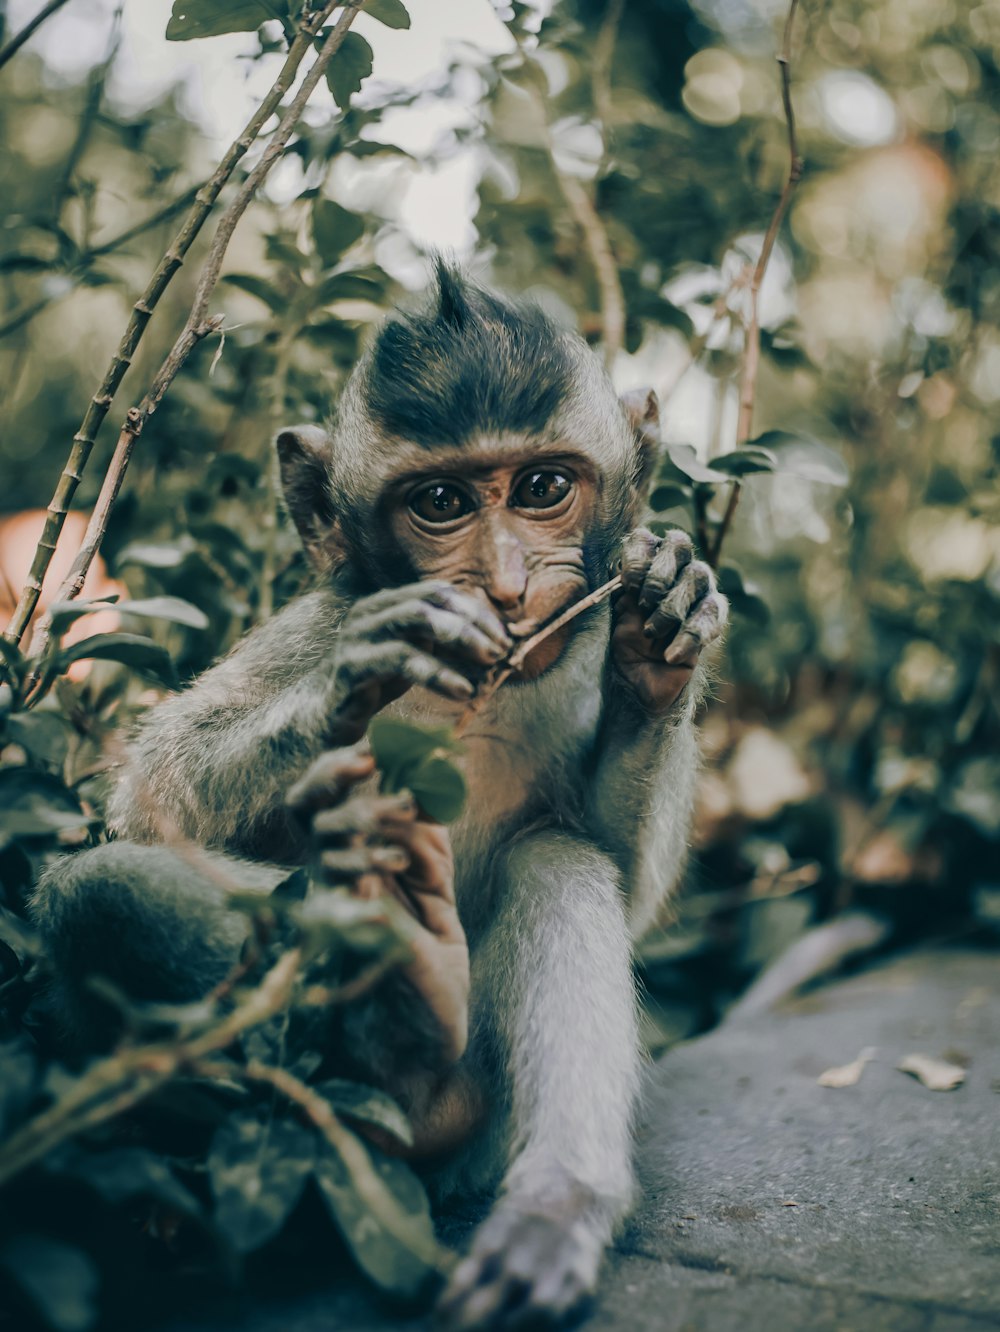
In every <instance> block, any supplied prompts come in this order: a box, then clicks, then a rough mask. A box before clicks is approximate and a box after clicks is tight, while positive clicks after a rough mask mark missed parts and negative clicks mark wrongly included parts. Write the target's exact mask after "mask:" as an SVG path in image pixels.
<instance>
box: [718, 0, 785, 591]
mask: <svg viewBox="0 0 1000 1332" xmlns="http://www.w3.org/2000/svg"><path fill="white" fill-rule="evenodd" d="M798 4H799V0H791V3H790V5H789V7H788V17H787V18H786V19H785V31H784V37H783V40H782V44H781V54H780V55H779V56H778V58H777V59H778V64H779V65H780V66H781V101H782V106H783V107H784V112H785V124H786V126H787V128H788V156H789V165H788V176H787V178H786V180H785V185H784V188H783V189H782V191H781V197H780V198H779V199H778V203H777V206H776V207H775V210H774V213H773V215H772V217H771V224H770V226H769V227H768V229H767V232H766V234H765V236H764V243H763V245H762V246H761V249H760V254H759V256H758V258H757V263H756V265H755V266H754V270H753V276H752V277H751V279H750V287H749V303H750V310H749V316H748V319H747V330H746V346H745V349H744V353H743V372H742V375H741V376H740V407H739V416H738V419H737V423H736V444H737V447H739V446H740V445H743V444H745V443H746V442H747V440H748V439H749V438H750V435H751V431H752V429H753V408H754V398H755V395H756V392H757V371H758V369H759V368H760V289H761V285H762V283H763V281H764V274H765V273H766V272H767V265H768V262H769V261H770V258H771V252H772V250H773V249H774V243H775V241H776V240H777V238H778V232H779V230H780V229H781V224H782V222H783V221H784V217H785V212H786V211H787V209H788V204H789V202H790V200H791V197H792V193H793V192H794V190H795V186H796V185H797V184H798V183H799V180H800V179H801V177H802V168H803V162H802V158H801V157H800V155H799V146H798V140H797V138H796V135H795V112H794V109H793V107H792V27H793V24H794V22H795V12H796V10H797V9H798ZM741 489H742V483H741V482H740V480H739V479H738V478H737V479H736V480H735V481H734V482H733V488H732V490H731V491H730V493H729V503H728V504H727V505H726V512H725V514H724V515H723V518H722V521H721V523H720V524H719V527H718V530H717V531H716V534H715V542H714V544H713V546H712V550H711V553H710V554H709V556H708V559H709V563H710V564H713V565H718V563H719V557H720V555H721V554H722V543H723V542H724V541H725V539H726V534H727V532H728V531H729V529H730V527H731V526H732V522H733V518H734V517H735V515H736V507H737V505H738V504H739V502H740V491H741Z"/></svg>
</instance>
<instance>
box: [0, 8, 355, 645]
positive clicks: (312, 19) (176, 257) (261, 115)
mask: <svg viewBox="0 0 1000 1332" xmlns="http://www.w3.org/2000/svg"><path fill="white" fill-rule="evenodd" d="M363 3H364V0H361V4H363ZM359 7H360V5H356V6H351V7H349V8H347V9H345V10H344V13H343V14H342V16H341V18H340V20H339V22H338V24H337V27H336V28H335V29H334V30H333V32H332V33H331V36H330V37H329V38H328V39H327V44H325V45H324V48H323V50H322V51H321V52H320V54H319V55H318V57H317V59H316V61H315V62H314V64H313V66H312V69H311V70H310V73H309V75H307V78H308V79H310V92H311V91H312V88H313V87H314V86H315V83H316V82H318V80H319V78H320V76H321V75H322V73H323V72H324V70H325V68H326V65H327V64H328V63H329V60H330V57H331V56H332V55H333V54H334V53H335V51H336V49H337V46H339V45H340V42H341V41H342V40H343V35H344V33H346V30H347V28H349V27H350V25H351V23H353V21H354V18H355V15H356V13H357V11H358V8H359ZM336 8H337V4H336V0H329V2H328V3H326V4H323V5H322V6H321V7H320V8H319V9H317V10H314V11H312V12H310V13H309V14H308V16H307V17H306V18H305V19H304V20H303V22H302V25H301V27H300V28H299V30H298V32H297V33H296V34H295V37H294V39H293V40H292V42H291V45H290V46H289V49H288V54H287V56H286V57H285V60H284V63H283V64H282V67H281V70H280V71H279V73H278V76H277V78H276V79H275V81H274V83H273V84H272V85H271V88H270V90H269V91H268V93H267V95H266V97H265V98H264V100H263V101H262V102H261V104H260V106H259V107H258V108H257V110H256V111H255V112H254V114H253V115H252V116H251V118H250V119H249V121H248V122H247V124H246V125H245V127H244V129H243V131H242V133H241V134H240V135H239V136H238V137H237V138H236V139H234V140H233V142H232V143H231V144H230V146H229V148H228V149H227V150H226V152H225V154H224V155H223V157H222V160H221V161H220V162H219V165H218V166H217V167H216V169H215V171H214V172H213V174H212V176H211V177H210V179H209V180H208V181H207V182H206V183H205V184H204V185H203V186H202V187H201V189H199V190H198V192H197V194H196V195H195V201H194V205H193V206H192V208H191V210H190V212H189V213H188V215H187V217H186V218H185V219H184V222H183V223H182V225H181V228H180V230H179V231H178V232H177V235H176V236H175V237H174V239H173V241H172V242H171V243H170V245H169V246H168V247H167V249H166V251H165V253H164V255H163V257H162V259H161V260H160V263H159V264H158V266H157V268H156V270H155V272H154V273H153V275H152V277H151V278H150V280H149V282H148V283H147V285H146V289H145V290H144V291H143V293H142V295H141V296H140V297H139V299H138V300H137V301H136V302H135V304H134V306H133V308H132V314H131V316H130V318H129V322H128V325H127V327H126V329H125V332H124V333H123V334H122V337H121V340H120V341H119V344H118V347H117V349H116V351H115V354H114V355H113V357H112V358H111V361H110V363H109V365H108V368H107V370H106V371H105V373H104V376H103V378H102V380H101V382H100V384H99V385H98V387H97V390H96V392H95V393H94V395H93V396H92V398H91V400H90V403H89V405H88V407H87V411H86V413H85V414H84V417H83V420H82V422H81V423H80V428H79V430H78V431H77V433H76V434H75V435H74V437H73V444H72V447H71V449H70V453H69V457H68V459H67V461H66V465H65V466H64V468H63V471H62V474H61V476H60V478H59V481H58V483H57V485H56V489H55V493H54V494H53V497H52V499H51V501H50V502H49V506H48V511H47V513H46V518H45V527H44V529H43V531H42V535H41V537H40V538H39V541H38V546H37V548H36V550H35V556H34V559H33V560H32V564H31V569H30V570H29V573H28V577H27V579H26V581H25V585H24V588H23V590H22V592H21V595H20V597H19V599H18V603H17V606H16V607H15V610H14V614H13V616H12V617H11V620H10V623H9V625H8V626H7V629H6V632H5V635H4V636H5V637H6V638H7V639H8V641H10V642H12V643H14V644H18V643H20V641H21V638H22V637H23V635H24V632H25V630H26V628H27V626H28V624H29V622H30V621H31V617H32V616H33V614H34V612H35V608H36V607H37V605H38V599H39V597H40V596H41V591H42V583H43V581H44V579H45V575H46V573H47V571H48V568H49V565H50V564H51V562H52V557H53V555H54V554H55V550H56V545H57V543H58V540H59V535H60V533H61V532H62V529H63V524H64V523H65V521H66V514H67V512H68V511H69V506H70V504H71V503H72V500H73V496H74V495H75V494H76V489H77V486H78V485H79V483H80V480H81V478H82V476H83V472H84V469H85V468H86V466H87V462H88V460H89V458H90V455H91V452H92V450H93V446H94V440H95V439H96V437H97V432H98V430H99V429H100V427H101V424H102V423H103V421H104V418H105V417H106V416H107V414H108V411H109V410H110V407H111V404H112V401H113V400H114V396H115V393H116V392H117V390H118V388H119V386H120V384H121V382H122V379H123V378H124V377H125V373H126V371H127V370H128V368H129V366H130V365H131V363H132V358H133V357H134V355H135V352H136V350H137V348H138V346H139V343H140V342H141V340H142V337H143V334H144V333H145V331H146V326H147V325H148V323H149V321H150V319H151V318H152V315H153V311H154V309H155V308H156V305H157V303H158V301H159V300H160V298H161V297H162V296H163V293H164V292H165V291H166V289H167V287H168V286H169V285H170V282H171V280H172V278H173V277H174V274H175V273H176V272H177V270H178V269H179V268H180V267H181V265H182V264H183V262H184V258H185V256H186V255H187V253H188V251H189V250H190V248H191V246H192V245H193V244H194V241H195V239H196V237H197V236H198V233H199V232H200V231H201V228H202V226H203V225H204V223H205V220H206V219H207V217H208V215H209V213H210V212H211V210H212V208H213V206H214V204H215V202H216V200H217V199H218V197H219V195H220V193H221V192H222V189H223V187H224V186H225V185H226V184H227V182H228V181H229V178H230V177H231V176H232V174H233V171H234V170H235V168H236V166H237V164H238V163H239V162H240V161H241V159H242V158H243V157H244V156H245V155H246V153H247V152H248V151H249V149H250V148H251V147H252V146H253V144H254V142H255V141H256V139H257V138H258V136H259V135H260V133H261V131H262V130H263V128H264V126H265V125H266V124H267V122H268V121H269V120H270V118H271V116H272V115H274V114H275V112H276V111H277V110H278V108H279V106H280V104H281V102H282V100H283V99H284V97H285V94H286V93H287V92H288V90H289V89H290V88H291V86H292V83H293V81H294V78H295V75H296V73H297V71H298V68H299V65H300V64H301V63H302V60H303V58H304V57H305V55H306V52H307V51H308V50H309V49H310V48H311V47H312V45H313V43H314V40H315V37H316V35H317V33H318V32H319V31H320V29H321V28H322V26H323V23H324V22H325V20H326V19H327V18H328V17H329V15H330V14H331V13H332V12H333V10H334V9H336ZM338 29H339V30H340V36H339V38H338V39H337V42H336V45H335V46H334V47H333V49H332V50H330V51H329V52H328V51H327V50H326V45H328V44H329V43H330V42H331V41H332V40H333V38H334V33H336V32H337V31H338ZM317 67H318V72H316V71H317ZM314 72H315V78H312V75H313V73H314ZM297 101H298V99H296V102H293V103H292V104H291V106H296V105H297ZM302 105H304V102H303V103H302ZM299 109H301V108H299ZM289 110H291V107H290V108H289ZM297 115H298V112H296V119H297ZM287 121H288V114H287V113H286V115H285V117H284V118H283V119H282V122H281V124H280V125H279V128H278V130H277V131H275V134H276V135H277V134H279V133H280V132H281V130H282V128H283V127H285V125H286V122H287ZM294 124H295V120H292V122H291V124H290V125H288V127H287V132H286V134H285V138H284V142H283V143H282V147H284V143H285V142H287V140H288V137H289V136H290V134H291V130H292V129H293V128H294ZM274 160H275V159H274V157H272V158H271V159H270V164H269V166H268V168H267V169H266V170H265V171H264V173H263V175H260V174H257V173H259V171H260V165H261V164H260V163H258V165H257V168H256V169H255V172H254V173H251V177H248V181H249V180H250V179H252V178H253V176H254V175H256V176H257V178H256V180H255V183H254V186H253V188H254V189H256V187H257V185H258V184H259V183H260V180H262V179H263V176H264V175H266V174H267V170H269V169H270V165H273V162H274ZM262 161H263V158H262ZM243 188H244V189H246V184H244V186H243ZM248 202H249V197H247V199H246V201H245V202H244V203H243V206H242V208H240V210H239V213H238V214H237V216H236V218H235V219H234V221H233V224H232V225H233V226H235V223H236V221H238V220H239V216H241V215H242V212H243V210H244V209H245V207H246V203H248ZM223 220H225V219H223ZM221 225H222V224H221V222H220V227H221ZM230 234H231V231H230ZM217 235H218V233H217ZM226 243H228V236H227V238H226ZM224 248H225V246H223V250H224ZM219 261H220V262H221V254H220V255H219ZM216 276H217V271H216ZM212 285H214V282H213V284H212ZM209 290H210V289H209ZM200 295H201V291H200V289H199V297H200ZM196 303H197V302H196ZM192 313H194V311H192ZM190 322H191V321H190V319H189V324H190ZM201 322H203V317H202V318H201V319H198V320H195V323H196V324H199V323H201ZM192 345H193V344H192ZM175 349H176V348H175ZM172 354H173V353H172ZM126 425H127V423H126ZM122 434H123V435H124V434H125V431H124V430H123V432H122ZM121 439H122V436H119V443H121ZM117 456H118V450H116V457H117ZM126 464H127V459H126ZM95 549H96V547H95ZM91 558H92V556H91ZM81 581H82V580H81ZM60 599H62V598H60Z"/></svg>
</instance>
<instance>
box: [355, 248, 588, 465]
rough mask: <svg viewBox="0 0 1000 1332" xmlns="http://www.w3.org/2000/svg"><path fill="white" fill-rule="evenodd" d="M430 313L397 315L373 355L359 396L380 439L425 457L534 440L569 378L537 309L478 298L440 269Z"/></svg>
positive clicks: (552, 329)
mask: <svg viewBox="0 0 1000 1332" xmlns="http://www.w3.org/2000/svg"><path fill="white" fill-rule="evenodd" d="M436 280H437V285H436V291H435V293H434V295H433V297H432V301H431V304H430V306H429V307H425V308H424V309H423V310H418V311H416V312H415V313H412V314H403V313H401V314H398V315H397V316H395V317H394V318H393V319H391V320H389V322H388V323H387V324H386V325H385V326H384V327H383V329H382V330H381V332H380V333H379V335H378V338H377V340H376V342H375V345H374V347H373V348H372V354H371V360H370V362H369V367H368V373H367V375H366V376H365V384H364V390H363V392H364V397H365V403H366V406H367V409H368V414H369V416H370V418H371V420H372V421H373V422H374V423H375V424H376V425H377V426H378V427H380V428H381V429H382V430H383V431H384V432H385V433H386V434H388V435H391V436H393V437H395V438H400V439H408V440H411V441H413V442H414V443H416V444H421V445H423V446H424V447H425V448H433V447H434V445H436V444H451V445H462V444H464V443H465V442H466V441H467V440H468V439H469V438H470V437H471V436H472V435H474V434H477V433H481V432H486V431H499V430H507V431H510V430H515V431H521V430H523V431H531V432H539V431H541V430H543V429H544V428H545V426H546V425H547V423H548V421H549V419H550V418H551V416H552V415H553V413H554V412H555V411H556V409H557V407H558V406H559V405H560V403H561V402H562V401H563V400H564V399H565V398H566V397H567V395H568V394H569V391H570V388H571V386H572V382H573V378H574V364H573V359H572V355H571V353H570V350H569V348H568V347H567V345H566V341H565V338H564V336H563V335H562V334H561V333H560V330H559V329H558V328H557V327H556V325H555V324H553V322H552V321H551V320H550V319H549V318H548V316H547V315H545V314H544V313H543V312H542V311H541V310H540V309H539V308H538V307H537V306H535V305H531V304H527V303H524V304H522V303H515V302H513V301H509V300H506V299H504V298H503V297H500V296H498V295H496V294H495V293H494V292H488V291H483V290H482V289H481V288H479V287H476V286H474V285H473V284H472V283H470V282H468V281H467V280H466V279H465V278H464V277H463V276H462V275H461V274H460V273H458V272H457V271H456V270H455V269H453V268H450V267H449V266H448V265H447V264H446V263H444V262H443V261H442V260H440V259H439V260H438V261H437V265H436Z"/></svg>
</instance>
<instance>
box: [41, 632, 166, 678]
mask: <svg viewBox="0 0 1000 1332" xmlns="http://www.w3.org/2000/svg"><path fill="white" fill-rule="evenodd" d="M91 659H98V660H101V661H117V662H121V664H122V665H123V666H129V667H131V668H132V670H134V671H138V672H139V673H140V674H141V675H148V676H150V677H151V678H152V679H154V680H156V681H158V682H159V683H160V684H164V685H166V686H167V688H168V689H176V687H177V673H176V672H175V670H174V663H173V662H172V661H171V660H170V654H169V652H167V650H166V648H162V647H160V645H159V644H158V643H154V642H153V640H152V639H151V638H142V637H141V636H140V635H138V634H94V635H93V636H92V637H90V638H84V639H83V640H82V641H81V642H79V643H71V644H70V645H69V647H64V648H61V649H60V651H59V653H58V655H57V656H56V658H55V671H56V673H57V674H62V672H64V671H66V670H68V669H69V667H70V666H72V664H73V662H74V661H88V660H91Z"/></svg>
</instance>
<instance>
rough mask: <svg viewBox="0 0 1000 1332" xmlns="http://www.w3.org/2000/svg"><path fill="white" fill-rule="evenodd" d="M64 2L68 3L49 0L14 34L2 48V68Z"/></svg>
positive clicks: (0, 56) (59, 0) (60, 0)
mask: <svg viewBox="0 0 1000 1332" xmlns="http://www.w3.org/2000/svg"><path fill="white" fill-rule="evenodd" d="M64 4H66V0H49V3H48V4H47V5H45V6H44V8H42V9H40V10H39V11H38V13H37V14H36V15H35V17H34V18H33V19H31V20H30V22H28V23H26V24H25V25H24V27H23V28H22V29H21V31H20V32H18V33H15V34H14V36H13V37H12V38H11V39H10V41H9V42H8V43H7V45H6V46H5V47H4V48H3V50H0V69H3V67H4V65H6V63H7V61H8V60H10V59H11V58H12V57H13V56H15V55H17V53H18V51H20V49H21V47H22V46H23V45H24V43H25V42H26V41H27V40H28V39H29V38H30V37H32V36H34V34H35V33H36V32H37V31H38V29H39V28H40V27H41V26H42V24H43V23H44V22H45V20H46V19H47V18H51V17H52V15H53V14H54V13H56V11H57V10H59V9H62V7H63V5H64Z"/></svg>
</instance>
